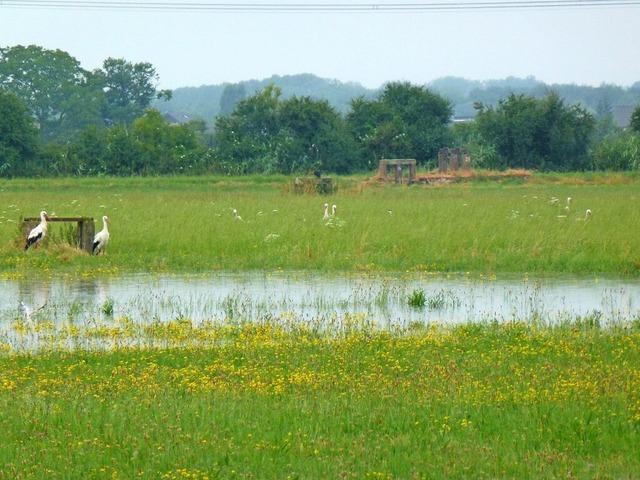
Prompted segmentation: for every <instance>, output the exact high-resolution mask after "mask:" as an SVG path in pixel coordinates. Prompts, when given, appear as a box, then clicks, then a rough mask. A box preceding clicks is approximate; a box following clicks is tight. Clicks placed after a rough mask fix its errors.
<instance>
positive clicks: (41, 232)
mask: <svg viewBox="0 0 640 480" xmlns="http://www.w3.org/2000/svg"><path fill="white" fill-rule="evenodd" d="M47 220H50V218H49V216H48V215H47V212H45V211H44V210H43V211H42V212H40V223H39V224H38V225H36V226H35V227H34V228H33V229H32V230H31V231H30V232H29V235H27V243H26V244H25V246H24V250H25V251H27V250H28V249H29V247H30V246H31V245H35V246H36V247H37V246H38V244H39V243H40V242H41V241H42V239H43V238H44V236H45V235H46V234H47Z"/></svg>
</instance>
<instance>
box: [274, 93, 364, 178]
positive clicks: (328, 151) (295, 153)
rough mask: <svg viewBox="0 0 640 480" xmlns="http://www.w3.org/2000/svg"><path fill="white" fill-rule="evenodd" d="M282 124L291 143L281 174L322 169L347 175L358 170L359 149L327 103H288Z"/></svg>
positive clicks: (283, 109)
mask: <svg viewBox="0 0 640 480" xmlns="http://www.w3.org/2000/svg"><path fill="white" fill-rule="evenodd" d="M279 123H280V128H281V130H282V131H284V133H285V135H286V138H287V139H288V142H287V144H286V145H287V147H286V157H285V158H283V159H282V160H283V163H282V164H281V165H280V171H282V172H284V173H289V172H295V171H311V170H315V169H320V170H328V171H332V172H336V173H347V172H351V171H353V170H356V169H357V168H359V165H358V156H357V146H356V144H355V142H354V141H353V138H352V137H351V136H350V135H349V134H348V132H347V129H346V128H345V127H346V125H345V123H344V119H343V118H342V117H341V116H340V114H338V112H336V110H335V109H334V108H333V107H331V106H330V105H329V102H328V101H326V100H312V99H311V98H310V97H300V98H298V97H292V98H290V99H287V100H285V101H284V102H282V103H281V105H280V108H279Z"/></svg>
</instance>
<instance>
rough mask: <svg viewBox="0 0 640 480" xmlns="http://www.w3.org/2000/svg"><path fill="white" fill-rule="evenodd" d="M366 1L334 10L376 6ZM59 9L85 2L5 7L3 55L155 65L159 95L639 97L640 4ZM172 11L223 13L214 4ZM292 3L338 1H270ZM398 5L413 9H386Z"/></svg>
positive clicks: (94, 64)
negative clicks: (581, 88) (267, 86)
mask: <svg viewBox="0 0 640 480" xmlns="http://www.w3.org/2000/svg"><path fill="white" fill-rule="evenodd" d="M157 1H162V0H157ZM164 1H169V0H164ZM223 1H224V0H223ZM358 1H359V0H352V1H346V2H338V1H337V0H333V3H335V4H338V5H347V4H352V5H353V4H358V5H369V6H373V5H376V4H374V3H367V2H360V3H358ZM453 1H455V0H434V2H438V3H443V2H453ZM461 1H462V4H463V5H469V3H468V2H467V1H466V0H458V4H460V2H461ZM474 1H477V0H474ZM543 1H547V0H543ZM604 1H605V2H606V1H607V0H604ZM624 1H629V0H624ZM60 3H65V4H73V3H74V2H40V3H39V5H40V6H31V7H25V6H21V5H24V4H31V5H33V4H34V2H17V1H16V2H11V1H3V2H0V46H1V47H9V46H14V45H39V46H41V47H44V48H47V49H52V50H53V49H61V50H64V51H66V52H68V53H69V54H70V55H71V56H73V57H75V58H76V59H77V60H79V61H80V63H81V65H82V67H83V68H85V69H87V70H92V69H94V68H99V67H101V65H102V62H103V61H104V60H105V59H106V58H109V57H114V58H124V59H125V60H127V61H130V62H133V63H135V62H143V61H144V62H149V63H151V64H152V65H153V66H154V67H155V68H156V71H157V73H158V74H159V75H160V82H161V83H160V85H159V88H178V87H186V86H200V85H212V84H219V83H223V82H231V83H233V82H238V81H242V80H250V79H264V78H267V77H270V76H271V75H274V74H275V75H293V74H298V73H312V74H315V75H318V76H320V77H324V78H330V79H337V80H340V81H343V82H348V81H353V82H358V83H360V84H362V85H364V86H367V87H379V86H381V85H382V84H384V83H385V82H388V81H397V80H401V81H409V82H412V83H415V84H424V83H428V82H429V81H431V80H434V79H436V78H440V77H444V76H449V75H453V76H459V77H464V78H467V79H470V80H489V79H499V78H505V77H507V76H516V77H527V76H535V77H536V78H537V79H538V80H541V81H544V82H546V83H549V84H551V83H576V84H579V85H594V86H597V85H600V84H601V83H613V84H616V85H620V86H629V85H631V84H633V83H635V82H637V81H640V57H639V55H638V53H637V52H638V46H639V45H640V3H639V2H637V1H630V3H629V4H628V5H626V6H618V7H616V6H610V5H605V6H592V5H585V4H581V6H572V7H553V8H511V9H498V10H489V9H487V8H484V9H479V10H475V9H470V8H462V9H456V10H450V11H442V10H428V9H421V10H414V11H410V12H402V11H397V10H393V11H388V10H384V9H377V10H375V9H373V8H372V9H369V10H367V11H366V12H354V11H344V10H340V11H335V12H328V11H314V12H303V11H300V10H295V11H293V12H282V11H266V12H264V11H262V12H257V11H255V9H250V11H244V12H238V11H220V10H216V9H210V10H185V9H183V8H178V9H175V10H169V9H162V10H160V11H158V10H150V9H148V8H144V7H142V8H137V9H132V10H128V9H115V10H114V9H108V8H87V6H88V5H90V2H82V1H80V2H77V3H76V4H75V6H74V7H73V8H53V7H51V6H50V5H52V4H60ZM99 3H100V2H98V4H99ZM135 3H136V4H140V3H142V2H135ZM170 3H171V5H173V6H176V5H178V4H181V3H182V4H183V5H184V4H185V3H190V4H192V5H193V4H194V3H207V4H209V5H213V4H214V2H207V1H206V0H189V1H187V2H179V1H173V2H170ZM226 3H228V4H235V5H238V4H242V2H233V0H226ZM251 3H253V4H255V5H264V4H265V2H264V1H261V0H253V2H251ZM282 3H289V4H295V5H308V4H310V3H313V4H320V5H328V4H330V3H331V2H320V1H312V2H309V1H305V0H293V1H288V2H287V1H286V0H273V1H271V2H267V4H268V5H277V4H280V5H281V4H282ZM399 3H405V4H407V3H410V0H409V1H404V2H403V1H397V0H395V1H384V2H378V3H377V5H379V6H380V5H396V4H399ZM36 4H37V2H36ZM104 4H112V5H114V4H115V2H109V1H107V2H104ZM546 4H547V5H548V4H549V3H546ZM43 5H49V6H46V7H45V6H43ZM93 5H95V4H93ZM218 5H219V4H218ZM245 5H246V4H245ZM414 5H433V3H431V4H430V3H423V2H417V3H415V4H414Z"/></svg>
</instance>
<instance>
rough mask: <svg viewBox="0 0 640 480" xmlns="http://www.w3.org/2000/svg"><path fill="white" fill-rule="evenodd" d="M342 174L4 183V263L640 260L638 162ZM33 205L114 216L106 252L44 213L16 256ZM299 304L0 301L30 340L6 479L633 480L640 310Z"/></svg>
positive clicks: (8, 353)
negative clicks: (613, 313)
mask: <svg viewBox="0 0 640 480" xmlns="http://www.w3.org/2000/svg"><path fill="white" fill-rule="evenodd" d="M338 182H339V188H338V191H337V192H336V193H335V194H332V195H329V196H321V195H297V194H295V193H294V192H293V181H292V179H291V178H286V177H247V178H224V177H204V178H184V177H177V178H123V179H120V178H100V179H95V178H94V179H53V180H52V179H47V180H44V179H42V180H10V181H7V180H4V181H0V277H3V278H4V279H6V280H7V281H9V280H11V279H25V278H26V279H33V281H34V282H37V281H38V279H39V278H40V277H41V276H43V275H44V276H50V277H56V276H60V277H65V278H70V279H74V278H78V277H87V276H96V277H99V276H117V275H120V274H125V273H130V272H151V273H152V274H158V275H160V274H164V273H172V272H181V273H193V274H213V275H215V273H216V272H221V271H252V270H261V271H278V270H283V271H300V270H313V271H321V272H327V273H328V274H331V273H339V272H340V273H342V272H365V273H367V274H373V275H375V274H376V273H377V272H379V273H380V274H383V273H384V274H389V273H392V272H398V273H401V272H406V271H415V272H434V273H448V272H473V274H476V273H477V274H489V275H496V276H499V275H501V274H510V273H529V274H531V275H538V274H539V275H541V276H544V275H565V274H571V275H597V276H600V275H602V276H609V277H612V278H620V277H636V276H638V273H639V270H638V269H639V267H640V254H639V252H640V240H639V239H638V235H637V232H638V231H640V228H639V227H640V213H639V212H640V210H639V209H638V208H637V202H638V200H639V195H640V178H639V177H637V176H636V175H610V174H597V175H596V174H591V175H584V174H583V175H534V176H533V177H531V178H529V179H527V180H514V179H501V180H488V179H485V178H483V177H479V178H476V179H475V180H473V181H467V182H459V183H456V184H451V185H429V186H425V185H413V186H410V187H407V186H406V185H393V184H387V185H379V184H376V183H372V182H368V181H367V179H365V178H357V177H353V178H339V179H338ZM569 197H570V198H571V201H570V202H568V201H567V199H568V198H569ZM325 203H328V204H329V205H330V206H331V205H333V204H335V205H337V209H338V210H337V215H336V217H335V218H332V219H329V220H325V219H323V210H324V204H325ZM43 209H44V210H46V211H47V212H48V213H49V215H55V216H65V217H66V216H91V217H94V218H95V219H96V230H99V229H100V228H101V226H102V225H101V220H100V219H101V217H102V216H103V215H107V216H108V217H109V219H110V222H111V223H110V231H111V242H110V244H109V246H108V249H107V251H108V255H107V256H105V257H91V256H89V255H87V254H84V253H82V252H79V251H78V250H77V249H75V248H73V246H71V245H70V244H69V239H70V238H72V237H73V231H72V229H71V227H68V226H64V225H61V224H58V223H55V224H52V225H51V226H50V229H49V234H48V236H47V237H46V241H45V243H44V245H42V246H41V247H40V248H38V249H34V250H29V251H27V252H24V251H23V247H24V235H23V232H22V227H21V219H22V218H23V217H35V216H37V215H38V214H39V212H40V210H43ZM233 209H237V211H238V213H239V215H240V216H241V217H242V219H241V220H239V219H236V218H234V215H233ZM587 209H589V210H590V211H591V215H590V216H589V217H588V218H587V217H586V214H585V212H586V211H587ZM0 294H1V293H0ZM407 300H408V301H410V299H407ZM418 300H420V299H416V303H417V304H420V303H421V302H419V301H418ZM150 301H153V300H150ZM373 301H375V299H372V302H373ZM51 308H55V306H52V307H51ZM416 308H419V307H416ZM422 308H424V307H422ZM105 309H106V307H105ZM294 318H295V315H293V314H292V315H290V316H287V314H286V313H285V314H281V315H270V314H269V312H261V314H260V318H237V317H233V318H228V319H225V320H223V321H216V322H214V321H211V322H208V321H204V322H195V321H193V320H191V319H189V318H183V317H181V318H177V319H175V320H171V321H167V322H160V321H157V320H153V319H149V321H148V322H145V321H142V322H135V321H133V320H131V319H129V318H113V317H110V316H109V314H108V312H104V316H102V315H100V316H96V317H95V318H91V319H89V320H88V321H83V322H80V321H76V320H74V319H73V318H71V317H69V319H68V320H65V321H63V323H61V324H59V323H57V324H55V325H54V324H52V323H51V322H50V321H48V320H47V319H46V318H45V319H40V320H38V319H37V318H36V319H35V320H32V321H27V320H26V319H23V318H22V317H21V316H20V315H19V314H16V315H13V316H11V318H2V319H0V321H2V322H8V323H9V325H10V326H11V328H10V331H11V334H12V335H15V336H16V338H18V339H19V340H20V341H22V342H23V344H24V345H28V344H29V342H30V341H33V340H34V339H37V341H38V344H39V345H40V348H39V349H38V350H37V351H28V349H27V350H26V351H17V350H15V349H14V348H13V347H12V346H11V345H12V344H11V342H8V341H6V339H5V338H1V337H0V428H1V432H2V433H1V435H0V479H4V478H7V479H9V478H10V479H20V480H22V479H44V478H46V479H78V478H82V479H112V480H113V479H121V480H125V479H132V478H141V479H177V480H182V479H184V480H186V479H196V480H209V479H218V478H220V479H226V478H247V479H249V478H253V479H282V478H297V479H311V478H351V479H379V478H380V479H423V478H424V479H440V478H470V479H476V478H487V479H495V478H510V479H511V478H513V479H516V478H517V479H538V478H567V479H569V478H588V479H591V478H593V479H623V478H624V479H635V478H640V455H638V452H639V450H638V445H640V318H636V319H631V320H629V321H625V322H624V323H619V324H614V325H607V326H606V327H605V326H602V325H600V323H599V321H598V317H597V315H594V316H593V317H591V316H587V317H578V316H575V317H574V318H571V316H570V315H567V318H566V319H565V320H564V321H563V322H561V323H560V324H555V325H552V324H550V323H549V322H546V321H545V319H544V318H532V319H530V320H529V321H524V322H507V323H499V322H497V321H492V320H490V319H489V320H484V321H479V322H477V323H470V324H465V325H446V324H445V325H438V324H422V323H411V324H409V325H406V324H401V323H399V324H398V326H388V327H386V328H382V327H379V326H377V325H376V324H375V322H374V321H372V319H370V318H368V317H367V316H366V315H362V316H360V315H358V314H355V315H348V316H346V317H345V318H342V321H341V322H336V323H335V324H333V325H330V326H328V327H327V326H324V327H323V326H321V325H317V324H314V322H302V321H297V320H295V319H294ZM400 325H403V326H400ZM71 345H75V347H71Z"/></svg>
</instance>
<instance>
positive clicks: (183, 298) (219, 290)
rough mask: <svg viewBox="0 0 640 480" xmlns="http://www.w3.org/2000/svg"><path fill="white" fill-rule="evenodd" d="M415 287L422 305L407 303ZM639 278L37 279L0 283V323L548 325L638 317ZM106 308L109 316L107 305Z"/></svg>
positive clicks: (293, 276)
mask: <svg viewBox="0 0 640 480" xmlns="http://www.w3.org/2000/svg"><path fill="white" fill-rule="evenodd" d="M416 291H421V292H423V293H424V297H425V299H426V301H427V303H426V305H425V306H424V307H422V308H415V307H411V306H410V305H409V297H410V296H411V295H412V294H413V293H414V292H416ZM638 293H640V281H639V280H636V279H623V280H622V279H605V278H594V277H589V278H575V277H570V278H568V277H557V278H545V279H541V278H538V279H532V278H528V277H519V278H515V277H512V278H487V277H477V278H472V277H469V276H466V275H427V274H421V275H418V274H416V275H401V274H398V275H388V274H381V275H376V276H359V275H343V276H337V275H319V274H311V273H282V274H264V273H250V274H246V273H243V274H230V273H222V274H214V275H207V276H192V275H184V276H182V275H166V276H159V275H132V276H122V277H116V278H95V279H82V280H73V281H69V280H62V279H51V280H42V281H38V282H33V281H25V280H7V279H4V280H0V328H1V329H7V328H9V327H8V324H10V323H11V322H10V321H11V320H12V319H13V320H15V319H19V318H20V317H22V316H24V312H23V310H22V308H21V307H20V301H22V302H24V303H25V304H26V305H28V306H29V307H30V308H34V309H35V308H38V307H41V306H44V308H42V309H41V310H38V311H37V312H36V313H34V314H33V316H32V317H33V318H32V321H35V320H40V319H46V320H48V321H51V322H62V321H72V322H86V321H91V320H92V319H93V320H95V319H102V320H104V319H105V318H119V317H127V318H130V319H131V320H133V321H136V322H149V321H169V320H176V319H180V318H189V319H191V320H192V321H194V322H198V321H203V320H207V321H209V320H214V321H217V320H220V321H222V320H226V321H229V320H232V321H233V320H237V321H243V320H257V319H263V318H267V317H269V316H280V315H283V314H286V315H293V316H295V317H296V319H297V321H301V322H304V321H313V322H315V323H316V324H317V323H318V322H320V323H321V322H322V321H323V320H324V319H329V318H333V319H335V318H336V317H337V318H340V317H344V316H345V315H362V316H365V317H366V318H368V319H369V320H370V321H372V322H375V323H376V324H378V325H380V326H382V327H384V326H385V325H397V324H407V323H409V322H420V323H425V324H427V323H434V322H437V323H460V322H471V321H481V320H497V321H500V322H502V321H512V320H528V319H531V318H537V319H542V320H543V321H545V322H547V323H554V322H558V321H562V320H565V319H574V318H576V317H586V316H596V317H597V318H598V320H599V321H600V323H601V324H607V323H615V322H624V321H629V320H634V319H636V318H638V317H640V302H639V301H638V298H639V296H638ZM108 304H111V305H112V310H113V312H112V314H111V315H105V313H104V311H105V310H108V309H106V307H105V306H106V305H108Z"/></svg>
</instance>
